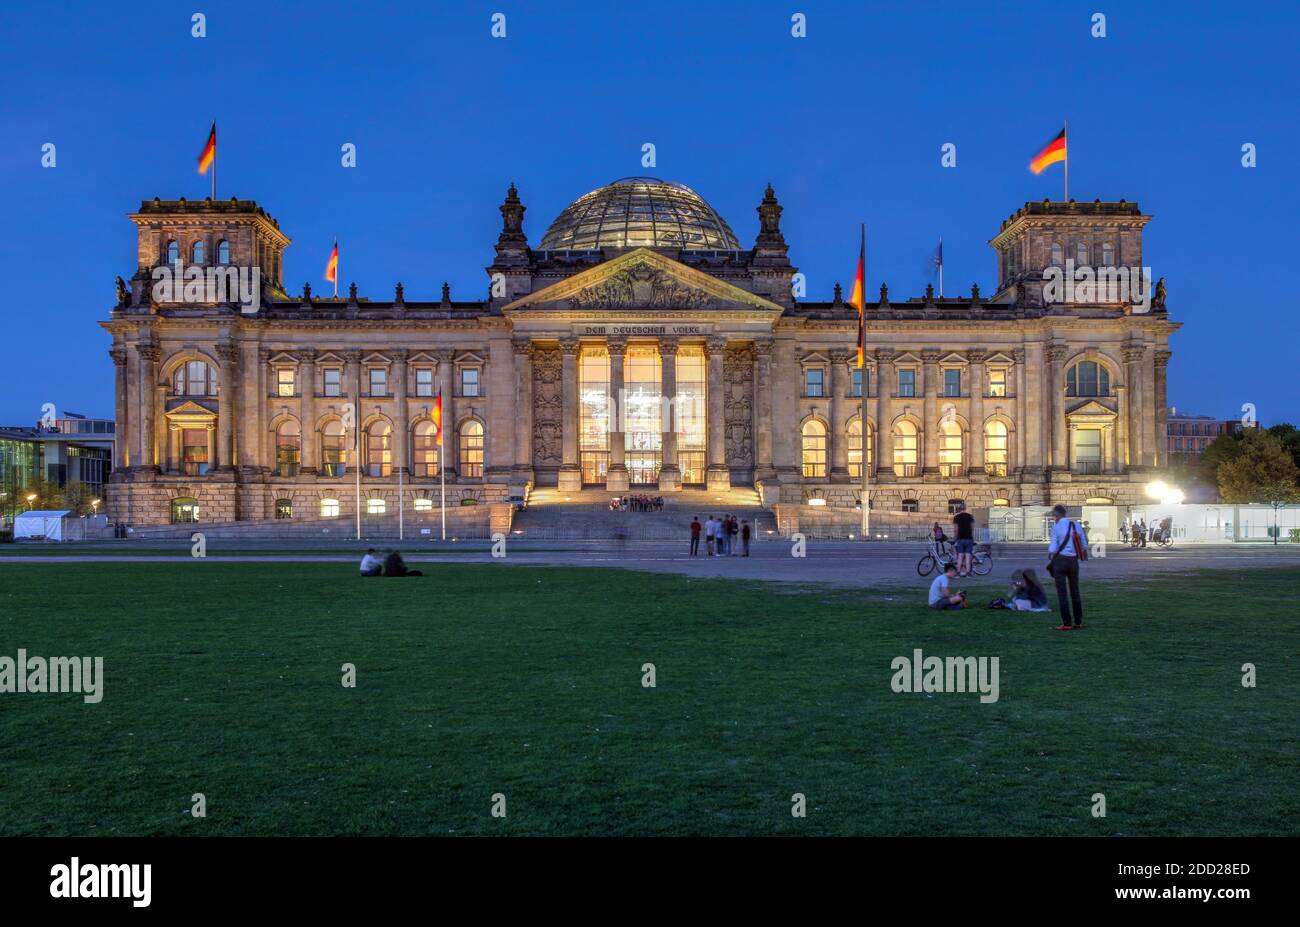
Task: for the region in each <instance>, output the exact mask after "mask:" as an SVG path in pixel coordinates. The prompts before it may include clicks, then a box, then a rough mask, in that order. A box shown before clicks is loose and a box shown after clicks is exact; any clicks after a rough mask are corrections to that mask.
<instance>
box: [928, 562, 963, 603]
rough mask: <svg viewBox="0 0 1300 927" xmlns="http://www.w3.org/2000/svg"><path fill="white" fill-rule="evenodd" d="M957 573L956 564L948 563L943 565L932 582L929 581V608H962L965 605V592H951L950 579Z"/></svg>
mask: <svg viewBox="0 0 1300 927" xmlns="http://www.w3.org/2000/svg"><path fill="white" fill-rule="evenodd" d="M956 575H957V564H955V563H948V564H946V565H945V566H944V568H943V572H941V573H940V574H939V575H938V576H936V577H935V580H934V582H932V583H930V607H931V608H941V609H942V608H964V607H965V605H966V593H964V592H953V590H952V586H951V583H952V580H953V577H954V576H956Z"/></svg>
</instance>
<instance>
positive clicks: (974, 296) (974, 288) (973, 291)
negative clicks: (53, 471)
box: [970, 283, 980, 302]
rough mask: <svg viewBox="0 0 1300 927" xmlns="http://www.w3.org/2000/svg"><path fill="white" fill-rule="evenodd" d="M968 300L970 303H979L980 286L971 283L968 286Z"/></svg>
mask: <svg viewBox="0 0 1300 927" xmlns="http://www.w3.org/2000/svg"><path fill="white" fill-rule="evenodd" d="M970 298H971V302H979V298H980V285H979V284H978V283H972V284H971V285H970Z"/></svg>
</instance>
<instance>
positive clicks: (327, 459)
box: [320, 419, 347, 476]
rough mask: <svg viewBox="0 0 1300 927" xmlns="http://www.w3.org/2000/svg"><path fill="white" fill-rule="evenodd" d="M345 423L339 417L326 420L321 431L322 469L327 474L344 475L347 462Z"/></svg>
mask: <svg viewBox="0 0 1300 927" xmlns="http://www.w3.org/2000/svg"><path fill="white" fill-rule="evenodd" d="M345 440H346V436H345V435H344V433H343V423H342V422H341V421H339V420H338V419H333V420H332V421H329V422H326V423H325V427H324V428H322V429H321V432H320V451H321V453H320V462H321V470H322V471H323V472H324V474H325V475H326V476H342V475H343V471H344V469H345V467H346V466H347V464H346V463H345V458H344V455H345V453H346V451H345V449H344V441H345Z"/></svg>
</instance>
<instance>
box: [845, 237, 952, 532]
mask: <svg viewBox="0 0 1300 927" xmlns="http://www.w3.org/2000/svg"><path fill="white" fill-rule="evenodd" d="M942 272H943V271H942V270H941V271H940V273H942ZM941 279H942V278H941ZM862 353H863V362H862V379H861V383H862V395H861V396H860V397H859V401H860V403H861V405H860V407H859V409H858V424H859V426H860V429H859V430H860V431H861V432H862V441H861V445H862V454H861V461H860V464H859V465H860V466H861V467H862V540H864V541H869V540H871V468H870V467H868V466H867V448H868V445H867V431H868V429H867V394H868V393H869V392H870V390H869V389H868V388H867V387H868V385H869V384H868V383H867V364H866V359H865V356H866V353H867V226H866V223H863V225H862ZM876 373H877V382H876V390H877V391H879V390H880V389H881V385H880V382H879V373H880V371H879V370H877V371H876ZM877 427H879V423H877Z"/></svg>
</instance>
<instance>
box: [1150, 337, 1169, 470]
mask: <svg viewBox="0 0 1300 927" xmlns="http://www.w3.org/2000/svg"><path fill="white" fill-rule="evenodd" d="M1172 356H1173V355H1172V353H1171V352H1170V351H1167V350H1163V349H1157V350H1156V352H1155V358H1156V367H1155V386H1156V392H1155V400H1156V401H1155V406H1156V415H1155V441H1153V442H1152V450H1153V452H1154V454H1155V458H1154V461H1153V462H1154V464H1155V465H1156V466H1157V467H1162V466H1164V465H1165V464H1167V463H1168V460H1167V459H1166V458H1167V457H1168V454H1169V437H1168V433H1169V394H1168V383H1169V377H1168V374H1169V358H1170V357H1172Z"/></svg>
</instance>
